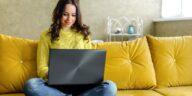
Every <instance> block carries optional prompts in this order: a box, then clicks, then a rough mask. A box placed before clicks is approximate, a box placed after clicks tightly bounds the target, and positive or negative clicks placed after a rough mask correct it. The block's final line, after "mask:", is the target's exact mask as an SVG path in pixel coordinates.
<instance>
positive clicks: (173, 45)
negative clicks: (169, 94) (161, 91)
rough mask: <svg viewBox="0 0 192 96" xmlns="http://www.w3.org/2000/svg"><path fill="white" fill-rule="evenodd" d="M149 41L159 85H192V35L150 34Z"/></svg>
mask: <svg viewBox="0 0 192 96" xmlns="http://www.w3.org/2000/svg"><path fill="white" fill-rule="evenodd" d="M148 43H149V46H150V50H151V55H152V58H153V63H154V66H155V71H156V76H157V85H158V86H159V87H161V86H164V87H165V86H166V87H167V86H181V85H192V36H183V37H172V38H170V37H153V36H148Z"/></svg>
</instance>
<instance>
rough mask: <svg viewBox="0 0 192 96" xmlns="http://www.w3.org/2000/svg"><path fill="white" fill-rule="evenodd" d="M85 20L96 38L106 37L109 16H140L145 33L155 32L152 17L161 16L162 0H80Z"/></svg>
mask: <svg viewBox="0 0 192 96" xmlns="http://www.w3.org/2000/svg"><path fill="white" fill-rule="evenodd" d="M80 4H81V8H82V12H83V17H84V18H83V21H84V22H85V23H86V24H88V25H90V27H91V31H92V32H94V33H93V34H94V35H95V36H94V38H97V39H98V38H99V39H104V40H105V38H106V32H105V28H106V24H105V23H106V18H107V16H112V17H116V18H118V17H121V16H128V17H134V16H139V17H141V18H142V19H143V21H144V34H152V33H153V31H154V30H153V28H154V27H153V23H152V19H154V18H158V17H160V6H161V0H96V2H93V0H80Z"/></svg>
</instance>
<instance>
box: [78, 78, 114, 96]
mask: <svg viewBox="0 0 192 96" xmlns="http://www.w3.org/2000/svg"><path fill="white" fill-rule="evenodd" d="M116 93H117V87H116V84H115V83H114V82H112V81H109V80H108V81H104V82H102V83H101V84H100V85H98V86H96V87H94V88H92V89H90V90H88V91H86V92H84V93H82V94H80V96H116Z"/></svg>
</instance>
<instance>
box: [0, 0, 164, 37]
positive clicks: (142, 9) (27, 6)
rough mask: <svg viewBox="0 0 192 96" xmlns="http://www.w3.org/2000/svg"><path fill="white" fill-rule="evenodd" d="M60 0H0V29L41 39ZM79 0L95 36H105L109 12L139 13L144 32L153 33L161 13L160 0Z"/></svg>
mask: <svg viewBox="0 0 192 96" xmlns="http://www.w3.org/2000/svg"><path fill="white" fill-rule="evenodd" d="M57 1H58V0H0V10H1V11H0V33H4V34H9V35H13V36H18V37H24V38H31V39H38V38H39V34H40V32H41V31H43V30H45V29H47V28H48V27H49V25H50V23H51V14H52V11H53V8H54V7H55V5H56V3H57ZM80 4H81V8H82V14H83V21H84V23H86V24H87V25H89V26H90V27H91V31H92V32H93V35H92V37H93V39H103V40H105V38H106V32H105V28H106V25H105V21H106V18H107V16H112V17H120V16H128V17H134V16H139V17H141V18H142V19H143V20H144V33H145V34H148V33H153V24H152V19H153V18H157V17H159V16H160V5H161V0H96V1H93V0H80Z"/></svg>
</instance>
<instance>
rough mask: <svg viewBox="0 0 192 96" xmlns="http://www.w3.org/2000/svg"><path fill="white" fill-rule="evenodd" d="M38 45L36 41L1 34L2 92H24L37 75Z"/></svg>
mask: <svg viewBox="0 0 192 96" xmlns="http://www.w3.org/2000/svg"><path fill="white" fill-rule="evenodd" d="M36 47H37V42H35V41H32V40H27V39H21V38H15V37H10V36H6V35H2V34H1V35H0V94H1V93H10V92H22V89H23V84H24V82H25V81H26V80H27V79H29V78H31V77H34V76H36V49H37V48H36Z"/></svg>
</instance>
